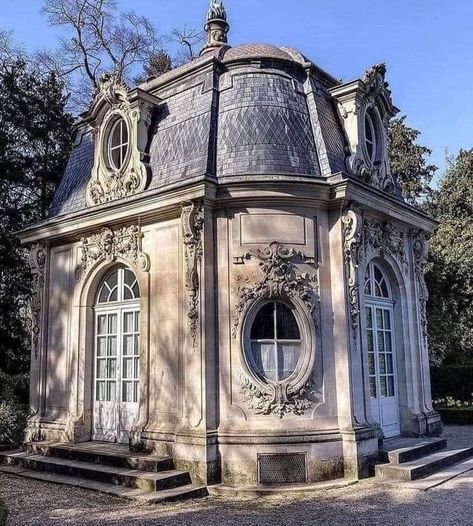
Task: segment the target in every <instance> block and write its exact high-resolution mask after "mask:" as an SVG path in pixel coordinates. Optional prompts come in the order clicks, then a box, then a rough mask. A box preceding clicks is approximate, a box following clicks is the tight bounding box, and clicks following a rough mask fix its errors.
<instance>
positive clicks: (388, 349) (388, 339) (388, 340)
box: [384, 332, 392, 352]
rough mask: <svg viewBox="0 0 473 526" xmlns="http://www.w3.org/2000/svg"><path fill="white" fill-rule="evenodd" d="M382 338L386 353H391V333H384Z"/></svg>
mask: <svg viewBox="0 0 473 526" xmlns="http://www.w3.org/2000/svg"><path fill="white" fill-rule="evenodd" d="M384 338H385V340H386V352H392V341H391V333H390V332H385V333H384Z"/></svg>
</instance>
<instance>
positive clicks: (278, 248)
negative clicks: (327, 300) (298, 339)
mask: <svg viewBox="0 0 473 526" xmlns="http://www.w3.org/2000/svg"><path fill="white" fill-rule="evenodd" d="M251 258H255V259H258V260H259V269H260V274H262V276H261V275H260V277H259V279H258V278H256V279H257V282H256V283H251V282H250V281H251V280H250V278H248V277H247V278H246V281H245V284H244V285H240V286H238V290H237V295H238V297H239V302H238V303H237V305H236V306H235V316H234V319H233V324H232V336H233V338H236V337H237V334H238V328H239V327H240V326H241V325H242V321H243V318H244V315H245V313H246V311H247V309H248V307H249V305H250V304H252V303H254V302H255V301H257V300H259V299H265V298H267V299H272V298H274V299H277V298H286V299H289V300H291V299H293V298H299V299H301V300H302V302H303V303H304V305H305V307H306V310H307V313H308V314H309V316H310V317H311V319H312V320H313V322H314V326H315V330H316V334H319V312H318V311H319V308H318V307H319V296H318V279H317V275H316V274H312V275H311V274H309V273H303V274H300V273H298V272H296V268H295V264H296V263H305V262H308V259H311V258H307V256H306V255H305V254H304V253H302V252H296V251H295V250H294V249H288V248H287V247H285V246H284V245H283V244H281V243H279V242H277V241H273V242H272V243H271V244H270V245H269V246H267V247H265V248H264V249H257V250H251V251H250V252H247V253H245V254H243V255H242V256H240V257H239V258H238V260H239V261H242V262H244V261H245V260H250V259H251ZM236 281H237V283H239V282H241V281H242V277H241V276H238V277H237V278H236Z"/></svg>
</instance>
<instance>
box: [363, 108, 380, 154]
mask: <svg viewBox="0 0 473 526" xmlns="http://www.w3.org/2000/svg"><path fill="white" fill-rule="evenodd" d="M376 139H377V137H376V128H375V124H374V121H373V117H372V116H371V115H370V113H369V112H366V115H365V144H366V150H367V152H368V157H369V159H370V161H372V162H373V161H374V160H375V159H376V148H377V146H378V145H377V140H376Z"/></svg>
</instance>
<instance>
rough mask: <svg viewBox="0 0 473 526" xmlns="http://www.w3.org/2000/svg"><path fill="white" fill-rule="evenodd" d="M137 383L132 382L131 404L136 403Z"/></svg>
mask: <svg viewBox="0 0 473 526" xmlns="http://www.w3.org/2000/svg"><path fill="white" fill-rule="evenodd" d="M138 385H139V383H138V382H133V402H135V403H136V402H138Z"/></svg>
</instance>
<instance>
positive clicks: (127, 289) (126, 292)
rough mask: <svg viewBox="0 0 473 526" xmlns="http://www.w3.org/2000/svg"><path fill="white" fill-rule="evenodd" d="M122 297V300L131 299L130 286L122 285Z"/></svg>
mask: <svg viewBox="0 0 473 526" xmlns="http://www.w3.org/2000/svg"><path fill="white" fill-rule="evenodd" d="M123 299H124V300H132V299H133V293H132V291H131V289H130V287H127V286H124V287H123Z"/></svg>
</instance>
